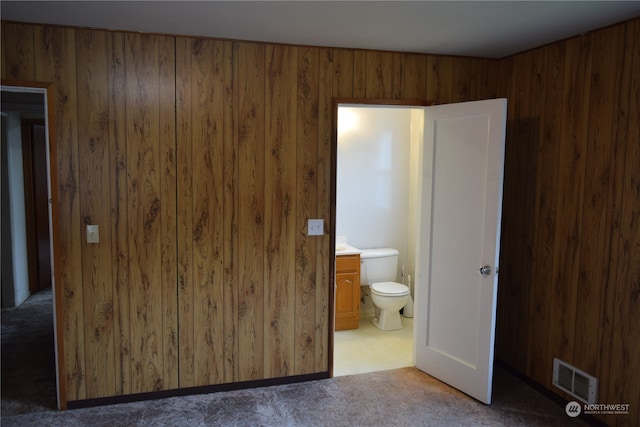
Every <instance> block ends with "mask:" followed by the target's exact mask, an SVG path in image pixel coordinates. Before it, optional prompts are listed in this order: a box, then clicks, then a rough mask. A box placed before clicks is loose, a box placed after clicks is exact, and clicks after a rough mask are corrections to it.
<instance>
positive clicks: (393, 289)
mask: <svg viewBox="0 0 640 427" xmlns="http://www.w3.org/2000/svg"><path fill="white" fill-rule="evenodd" d="M370 288H371V291H372V292H375V293H376V294H378V295H382V296H388V297H402V296H405V295H409V288H408V287H407V286H405V285H403V284H402V283H397V282H379V283H374V284H372V285H371V286H370Z"/></svg>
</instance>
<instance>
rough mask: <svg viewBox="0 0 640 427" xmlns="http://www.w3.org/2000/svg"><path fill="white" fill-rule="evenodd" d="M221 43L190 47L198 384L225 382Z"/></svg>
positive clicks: (202, 42)
mask: <svg viewBox="0 0 640 427" xmlns="http://www.w3.org/2000/svg"><path fill="white" fill-rule="evenodd" d="M222 49H223V42H220V41H213V40H205V39H195V40H193V41H192V43H191V55H192V67H191V74H192V77H191V85H192V93H193V96H192V107H191V114H192V122H191V140H192V153H191V169H192V174H193V180H192V187H193V211H192V216H193V234H192V235H193V241H192V245H193V266H194V277H193V280H194V288H193V289H194V299H193V303H194V356H195V362H194V363H195V383H196V385H207V384H219V383H221V382H222V381H223V379H224V359H223V356H224V354H223V348H224V343H223V325H224V313H223V310H224V307H223V301H224V288H223V286H224V265H223V251H224V247H223V233H224V229H223V225H224V224H223V220H224V217H223V207H224V204H223V203H224V188H223V184H224V182H223V149H224V143H223V140H222V138H223V121H222V119H223V117H222V115H223V101H224V79H223V74H222V72H221V71H222V64H221V60H222Z"/></svg>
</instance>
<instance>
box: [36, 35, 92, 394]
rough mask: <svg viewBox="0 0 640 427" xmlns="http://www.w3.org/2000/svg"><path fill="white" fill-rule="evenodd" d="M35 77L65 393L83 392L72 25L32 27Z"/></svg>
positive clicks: (79, 230) (84, 382)
mask: <svg viewBox="0 0 640 427" xmlns="http://www.w3.org/2000/svg"><path fill="white" fill-rule="evenodd" d="M34 37H35V57H36V58H37V60H36V62H35V67H36V76H35V79H36V80H37V81H50V82H53V83H54V84H55V91H56V106H55V110H56V111H55V120H56V123H55V128H56V133H57V134H56V143H57V159H58V164H57V168H58V185H59V192H58V196H59V203H58V206H56V207H55V208H56V209H58V214H59V220H60V221H59V225H60V230H59V234H58V235H59V243H60V244H59V246H58V249H59V253H58V254H56V255H57V256H58V258H59V264H58V265H59V266H60V267H61V270H62V271H61V272H59V273H58V274H59V277H60V278H61V283H59V284H58V286H59V287H61V288H62V290H61V292H62V295H63V303H62V307H64V314H63V325H58V327H61V328H62V329H63V332H62V336H63V337H64V355H61V357H62V358H63V360H64V365H65V373H66V385H67V390H66V394H67V399H68V400H77V399H85V398H86V396H87V395H86V376H85V343H84V310H83V295H82V289H83V287H82V255H81V242H82V226H81V224H82V222H81V220H80V199H79V189H78V185H79V184H78V182H79V173H78V164H79V159H78V121H77V120H78V119H77V117H78V115H77V114H78V112H77V86H76V81H77V79H76V63H75V60H76V52H75V31H74V30H72V29H64V28H51V27H40V26H37V27H35V28H34Z"/></svg>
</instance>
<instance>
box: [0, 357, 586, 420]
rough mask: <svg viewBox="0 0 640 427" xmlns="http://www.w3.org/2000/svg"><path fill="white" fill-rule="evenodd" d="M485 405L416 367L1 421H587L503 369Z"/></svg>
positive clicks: (44, 413)
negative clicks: (491, 399)
mask: <svg viewBox="0 0 640 427" xmlns="http://www.w3.org/2000/svg"><path fill="white" fill-rule="evenodd" d="M494 393H495V396H494V402H493V404H492V405H490V406H487V405H483V404H481V403H479V402H477V401H475V400H473V399H471V398H469V397H467V396H465V395H464V394H462V393H460V392H458V391H456V390H454V389H452V388H450V387H448V386H446V385H444V384H442V383H440V382H439V381H437V380H435V379H434V378H432V377H430V376H429V375H426V374H424V373H423V372H421V371H419V370H417V369H415V368H402V369H397V370H391V371H381V372H374V373H367V374H358V375H351V376H344V377H335V378H332V379H327V380H319V381H312V382H307V383H298V384H289V385H282V386H273V387H266V388H259V389H251V390H239V391H232V392H224V393H213V394H206V395H196V396H187V397H175V398H168V399H159V400H154V401H146V402H135V403H128V404H118V405H111V406H103V407H95V408H86V409H76V410H69V411H64V412H57V411H44V412H32V413H28V414H23V415H13V416H7V417H5V416H3V417H2V426H3V427H9V426H21V427H22V426H95V427H97V426H109V427H111V426H402V427H408V426H509V427H514V426H545V427H547V426H559V427H560V426H573V425H575V426H584V425H585V424H583V423H582V422H581V421H578V420H574V419H571V418H569V417H567V415H565V412H564V408H563V407H562V406H560V405H558V404H556V403H554V402H552V401H550V400H549V399H547V398H546V397H544V396H542V395H540V394H538V393H536V392H535V391H534V390H533V389H531V388H530V387H528V386H527V385H525V384H523V383H521V382H520V381H518V380H516V379H515V378H513V377H511V376H509V375H506V373H504V372H502V373H501V374H500V375H499V376H497V378H496V385H495V392H494Z"/></svg>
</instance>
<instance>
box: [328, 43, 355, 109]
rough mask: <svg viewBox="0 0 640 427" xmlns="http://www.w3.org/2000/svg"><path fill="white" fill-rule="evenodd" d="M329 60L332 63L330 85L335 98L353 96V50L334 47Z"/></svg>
mask: <svg viewBox="0 0 640 427" xmlns="http://www.w3.org/2000/svg"><path fill="white" fill-rule="evenodd" d="M329 61H330V62H332V64H333V74H332V79H331V80H332V85H331V86H332V87H333V96H335V97H336V98H351V97H355V96H357V95H356V91H355V90H354V87H356V83H355V77H354V75H355V72H354V67H355V66H356V65H355V63H356V60H355V51H353V50H347V49H334V50H333V51H332V54H331V57H330V58H329Z"/></svg>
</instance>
